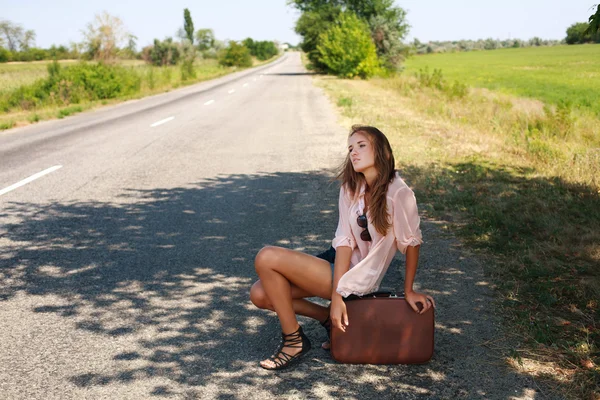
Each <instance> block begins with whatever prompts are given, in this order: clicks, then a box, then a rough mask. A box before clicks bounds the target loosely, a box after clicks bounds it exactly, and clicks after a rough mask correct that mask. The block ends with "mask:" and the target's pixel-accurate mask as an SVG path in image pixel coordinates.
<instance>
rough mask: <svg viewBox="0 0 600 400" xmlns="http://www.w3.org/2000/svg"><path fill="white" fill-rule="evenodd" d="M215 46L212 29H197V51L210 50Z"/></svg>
mask: <svg viewBox="0 0 600 400" xmlns="http://www.w3.org/2000/svg"><path fill="white" fill-rule="evenodd" d="M214 45H215V34H214V32H213V30H212V29H198V30H197V31H196V46H197V47H198V50H200V51H205V50H208V49H212V48H213V47H214Z"/></svg>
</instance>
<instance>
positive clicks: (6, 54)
mask: <svg viewBox="0 0 600 400" xmlns="http://www.w3.org/2000/svg"><path fill="white" fill-rule="evenodd" d="M11 59H12V54H11V52H10V51H9V50H7V49H5V48H4V47H1V46H0V63H3V62H9V61H10V60H11Z"/></svg>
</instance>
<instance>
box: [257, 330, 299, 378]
mask: <svg viewBox="0 0 600 400" xmlns="http://www.w3.org/2000/svg"><path fill="white" fill-rule="evenodd" d="M281 337H282V341H281V345H280V346H279V348H278V349H277V351H276V352H275V354H273V355H272V356H271V357H270V358H269V360H271V361H273V363H274V364H275V367H273V368H269V367H265V366H263V365H262V364H260V366H261V367H263V368H264V369H268V370H273V371H276V370H280V369H285V368H287V367H289V366H290V365H291V364H292V363H294V362H295V361H298V360H299V359H300V357H302V356H303V355H305V354H306V353H308V351H309V350H310V347H311V345H310V340H309V339H308V337H306V335H305V334H304V332H303V331H302V327H299V328H298V330H297V331H296V332H292V333H290V334H288V335H286V334H285V333H282V334H281ZM284 347H292V348H296V349H302V351H301V352H300V353H298V354H296V355H293V356H292V355H289V354H288V353H285V352H283V351H282V350H283V348H284Z"/></svg>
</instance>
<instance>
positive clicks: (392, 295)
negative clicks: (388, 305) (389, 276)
mask: <svg viewBox="0 0 600 400" xmlns="http://www.w3.org/2000/svg"><path fill="white" fill-rule="evenodd" d="M378 297H390V298H399V299H403V298H404V293H403V292H401V293H400V295H398V294H397V293H396V292H395V291H394V290H378V291H376V292H373V293H367V294H365V295H363V296H357V295H355V294H351V295H350V296H348V297H344V298H343V299H344V301H352V300H360V299H371V298H378Z"/></svg>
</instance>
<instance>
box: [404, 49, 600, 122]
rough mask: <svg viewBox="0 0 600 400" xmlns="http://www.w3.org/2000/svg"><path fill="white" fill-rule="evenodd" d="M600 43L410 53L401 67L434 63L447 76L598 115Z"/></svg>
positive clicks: (431, 66) (410, 70)
mask: <svg viewBox="0 0 600 400" xmlns="http://www.w3.org/2000/svg"><path fill="white" fill-rule="evenodd" d="M599 61H600V45H598V44H591V45H573V46H566V45H565V46H555V47H527V48H519V49H498V50H492V51H474V52H462V53H446V54H441V53H440V54H429V55H422V56H414V57H411V58H410V59H408V60H407V61H406V64H405V65H406V72H407V73H409V74H414V73H416V72H418V71H419V69H423V68H426V67H428V68H429V71H430V72H431V71H433V69H435V68H438V69H441V70H442V73H443V75H444V77H445V78H447V79H448V80H450V81H453V80H458V81H460V82H463V83H466V84H467V85H469V86H473V87H483V88H488V89H492V90H497V91H501V92H504V93H508V94H513V95H517V96H522V97H531V98H536V99H540V100H542V101H544V102H546V103H550V104H558V103H559V102H561V101H569V102H571V104H572V106H573V107H575V108H578V107H579V108H584V109H588V110H591V111H592V112H593V113H595V114H596V115H597V116H599V117H600V62H599Z"/></svg>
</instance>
